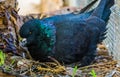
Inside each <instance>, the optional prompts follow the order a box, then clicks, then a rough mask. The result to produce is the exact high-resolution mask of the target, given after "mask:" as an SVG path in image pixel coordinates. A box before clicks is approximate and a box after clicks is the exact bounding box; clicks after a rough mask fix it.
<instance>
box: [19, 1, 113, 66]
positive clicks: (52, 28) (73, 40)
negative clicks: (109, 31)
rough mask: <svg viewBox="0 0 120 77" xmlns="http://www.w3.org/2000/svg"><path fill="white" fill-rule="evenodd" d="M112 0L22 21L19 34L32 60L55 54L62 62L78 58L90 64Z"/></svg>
mask: <svg viewBox="0 0 120 77" xmlns="http://www.w3.org/2000/svg"><path fill="white" fill-rule="evenodd" d="M113 4H114V0H101V1H100V3H99V5H98V6H97V7H96V8H95V9H94V10H92V11H90V12H87V13H81V14H73V13H71V14H65V15H56V16H52V17H49V18H44V19H42V20H39V19H32V20H29V21H27V22H25V23H24V24H23V26H22V27H21V29H20V36H21V37H22V38H26V39H27V44H26V46H27V47H28V50H29V52H30V54H31V56H32V57H33V59H35V60H39V61H49V58H48V56H51V57H54V58H55V59H57V60H58V61H59V62H64V63H65V64H69V63H74V62H81V66H86V65H89V64H90V63H91V62H92V61H93V60H94V58H95V56H96V47H97V44H98V43H100V42H102V41H103V40H104V39H105V34H106V24H107V22H108V20H109V16H110V13H111V11H110V8H111V6H113Z"/></svg>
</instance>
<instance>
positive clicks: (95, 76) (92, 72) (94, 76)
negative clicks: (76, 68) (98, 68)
mask: <svg viewBox="0 0 120 77" xmlns="http://www.w3.org/2000/svg"><path fill="white" fill-rule="evenodd" d="M90 74H91V75H92V76H93V77H97V75H96V72H95V70H93V69H92V70H91V72H90Z"/></svg>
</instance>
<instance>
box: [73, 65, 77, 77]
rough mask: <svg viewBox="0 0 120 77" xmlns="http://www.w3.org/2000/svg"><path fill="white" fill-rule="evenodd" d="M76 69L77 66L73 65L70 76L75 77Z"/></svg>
mask: <svg viewBox="0 0 120 77" xmlns="http://www.w3.org/2000/svg"><path fill="white" fill-rule="evenodd" d="M77 70H78V68H77V66H75V67H74V69H73V74H72V77H75V74H76V72H77Z"/></svg>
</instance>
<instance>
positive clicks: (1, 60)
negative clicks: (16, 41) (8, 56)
mask: <svg viewBox="0 0 120 77" xmlns="http://www.w3.org/2000/svg"><path fill="white" fill-rule="evenodd" d="M4 63H5V54H4V53H3V51H2V50H0V66H2V65H3V64H4Z"/></svg>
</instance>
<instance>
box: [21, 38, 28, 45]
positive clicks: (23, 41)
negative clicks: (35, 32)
mask: <svg viewBox="0 0 120 77" xmlns="http://www.w3.org/2000/svg"><path fill="white" fill-rule="evenodd" d="M21 44H22V46H23V47H26V44H27V40H26V38H23V39H22V41H21Z"/></svg>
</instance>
